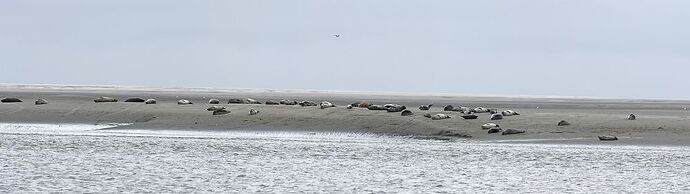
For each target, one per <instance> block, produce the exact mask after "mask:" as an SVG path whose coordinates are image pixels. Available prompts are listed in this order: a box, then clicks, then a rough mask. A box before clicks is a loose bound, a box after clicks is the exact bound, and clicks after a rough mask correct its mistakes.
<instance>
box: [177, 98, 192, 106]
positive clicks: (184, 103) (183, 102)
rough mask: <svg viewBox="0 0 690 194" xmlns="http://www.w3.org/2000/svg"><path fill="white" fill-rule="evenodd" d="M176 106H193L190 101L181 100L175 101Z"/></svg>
mask: <svg viewBox="0 0 690 194" xmlns="http://www.w3.org/2000/svg"><path fill="white" fill-rule="evenodd" d="M177 104H179V105H187V104H194V103H192V101H189V100H185V99H182V100H178V101H177Z"/></svg>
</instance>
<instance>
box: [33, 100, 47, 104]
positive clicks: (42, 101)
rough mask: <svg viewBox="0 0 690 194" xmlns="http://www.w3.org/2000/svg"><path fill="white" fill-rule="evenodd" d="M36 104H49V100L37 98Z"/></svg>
mask: <svg viewBox="0 0 690 194" xmlns="http://www.w3.org/2000/svg"><path fill="white" fill-rule="evenodd" d="M34 104H35V105H44V104H48V101H46V100H45V99H38V100H36V102H34Z"/></svg>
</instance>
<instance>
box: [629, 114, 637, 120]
mask: <svg viewBox="0 0 690 194" xmlns="http://www.w3.org/2000/svg"><path fill="white" fill-rule="evenodd" d="M635 119H637V116H635V115H634V114H630V115H628V120H635Z"/></svg>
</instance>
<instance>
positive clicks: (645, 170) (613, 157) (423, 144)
mask: <svg viewBox="0 0 690 194" xmlns="http://www.w3.org/2000/svg"><path fill="white" fill-rule="evenodd" d="M17 125H24V126H25V127H17ZM26 126H28V125H25V124H0V192H2V193H7V192H11V193H25V192H241V193H244V192H272V193H284V192H329V193H334V192H335V193H343V192H344V193H353V192H354V193H362V192H377V193H378V192H391V193H399V192H453V193H458V192H492V193H493V192H499V193H513V192H540V193H554V192H559V193H560V192H586V193H591V192H641V193H657V192H664V193H667V192H680V193H687V192H690V184H689V183H688V182H689V181H690V152H688V151H689V150H690V148H688V147H660V146H657V147H643V146H585V145H530V144H481V143H459V142H445V141H430V140H415V139H408V138H400V137H385V136H383V137H382V136H376V135H361V134H343V133H328V134H321V133H297V132H251V131H244V132H213V133H211V132H181V131H146V130H128V131H118V130H93V129H96V128H104V127H102V126H92V127H90V128H89V127H88V126H86V127H85V125H75V126H70V125H60V126H61V127H62V128H61V129H60V130H58V129H57V128H56V127H55V126H53V125H44V126H38V127H37V126H32V127H33V128H32V127H26ZM79 126H81V127H79Z"/></svg>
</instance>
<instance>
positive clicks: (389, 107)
mask: <svg viewBox="0 0 690 194" xmlns="http://www.w3.org/2000/svg"><path fill="white" fill-rule="evenodd" d="M383 107H386V111H388V112H400V111H403V110H405V109H407V107H405V106H403V105H399V104H386V105H383Z"/></svg>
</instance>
